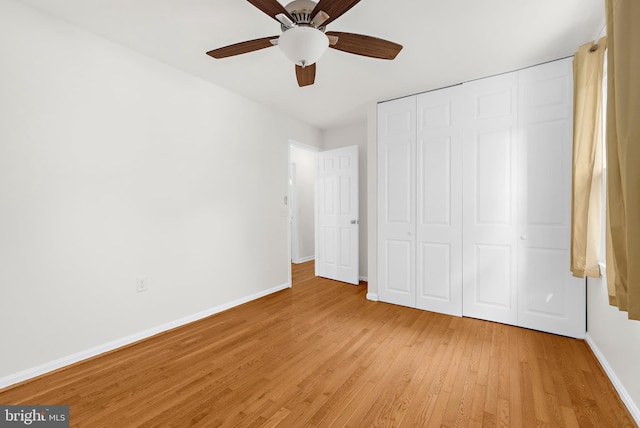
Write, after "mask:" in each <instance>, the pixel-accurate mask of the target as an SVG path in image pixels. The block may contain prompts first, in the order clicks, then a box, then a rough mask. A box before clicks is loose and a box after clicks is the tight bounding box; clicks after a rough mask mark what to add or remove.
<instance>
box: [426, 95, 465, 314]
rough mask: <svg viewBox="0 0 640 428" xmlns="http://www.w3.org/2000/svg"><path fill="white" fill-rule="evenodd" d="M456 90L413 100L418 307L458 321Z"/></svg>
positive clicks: (459, 239)
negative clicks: (414, 105)
mask: <svg viewBox="0 0 640 428" xmlns="http://www.w3.org/2000/svg"><path fill="white" fill-rule="evenodd" d="M460 108H461V100H460V87H458V86H456V87H451V88H446V89H441V90H438V91H433V92H427V93H424V94H420V95H418V97H417V118H418V120H417V128H418V129H417V154H416V157H417V166H416V171H417V237H416V239H417V246H416V251H417V269H416V283H417V307H418V308H420V309H425V310H430V311H434V312H440V313H446V314H451V315H458V316H460V315H462V159H461V156H462V130H461V127H460V125H461V122H460V120H461V111H460Z"/></svg>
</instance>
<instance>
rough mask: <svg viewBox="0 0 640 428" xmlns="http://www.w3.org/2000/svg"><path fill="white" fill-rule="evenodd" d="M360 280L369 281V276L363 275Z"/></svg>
mask: <svg viewBox="0 0 640 428" xmlns="http://www.w3.org/2000/svg"><path fill="white" fill-rule="evenodd" d="M360 281H364V282H369V278H367V277H366V276H361V277H360Z"/></svg>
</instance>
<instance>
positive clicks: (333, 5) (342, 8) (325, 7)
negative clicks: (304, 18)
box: [311, 0, 360, 26]
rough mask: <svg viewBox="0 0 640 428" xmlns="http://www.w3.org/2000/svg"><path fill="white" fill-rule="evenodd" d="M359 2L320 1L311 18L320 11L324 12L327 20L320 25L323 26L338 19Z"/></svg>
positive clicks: (347, 0) (355, 0)
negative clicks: (327, 16)
mask: <svg viewBox="0 0 640 428" xmlns="http://www.w3.org/2000/svg"><path fill="white" fill-rule="evenodd" d="M359 2H360V0H320V1H319V2H318V4H317V5H316V7H315V8H314V9H313V12H311V16H312V17H313V16H316V13H318V12H320V11H321V10H322V11H324V12H326V13H327V15H329V19H327V20H326V21H325V22H324V23H323V24H322V25H323V26H325V25H327V24H328V23H330V22H332V21H335V20H336V19H338V18H340V17H341V16H342V15H343V14H344V13H345V12H346V11H348V10H349V9H351V8H352V7H353V6H355V5H356V4H357V3H359Z"/></svg>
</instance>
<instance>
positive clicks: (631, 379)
mask: <svg viewBox="0 0 640 428" xmlns="http://www.w3.org/2000/svg"><path fill="white" fill-rule="evenodd" d="M603 275H604V276H603V277H602V278H588V279H587V330H588V331H587V341H588V343H589V345H590V346H591V348H592V349H593V350H594V353H595V354H596V356H597V357H598V359H599V360H600V363H601V364H602V366H603V367H604V368H605V371H606V372H607V374H608V375H609V378H610V379H611V381H612V382H613V383H614V385H615V386H616V389H617V390H618V392H620V395H621V397H622V399H623V400H624V401H625V404H626V405H627V407H628V408H629V410H630V411H631V413H632V414H633V416H634V417H635V419H636V422H637V423H638V424H640V371H639V370H638V363H639V362H640V321H631V320H629V319H628V318H627V313H626V312H620V311H619V310H618V308H616V307H613V306H610V305H609V296H608V293H607V282H606V279H605V276H606V271H603Z"/></svg>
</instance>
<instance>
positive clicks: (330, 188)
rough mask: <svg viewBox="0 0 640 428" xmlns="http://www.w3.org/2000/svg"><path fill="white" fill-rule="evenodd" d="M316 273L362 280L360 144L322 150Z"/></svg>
mask: <svg viewBox="0 0 640 428" xmlns="http://www.w3.org/2000/svg"><path fill="white" fill-rule="evenodd" d="M317 171H318V180H317V185H318V210H317V213H318V216H317V230H316V245H317V250H316V275H317V276H322V277H324V278H329V279H334V280H336V281H342V282H347V283H349V284H355V285H357V284H358V282H359V266H358V261H359V254H358V242H359V223H360V221H359V217H358V215H359V213H358V146H349V147H343V148H340V149H335V150H327V151H324V152H320V153H319V154H318V169H317Z"/></svg>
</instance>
